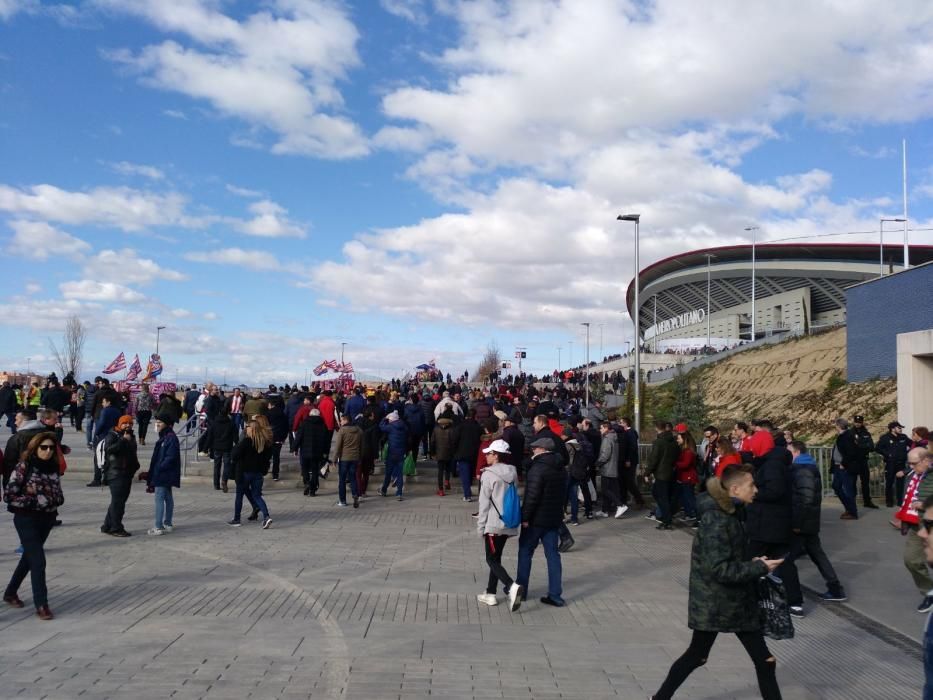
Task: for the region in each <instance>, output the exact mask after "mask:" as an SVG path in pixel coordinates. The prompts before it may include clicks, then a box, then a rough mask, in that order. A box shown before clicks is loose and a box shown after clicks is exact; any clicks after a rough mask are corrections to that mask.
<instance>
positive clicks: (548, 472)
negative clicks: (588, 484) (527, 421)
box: [515, 437, 567, 608]
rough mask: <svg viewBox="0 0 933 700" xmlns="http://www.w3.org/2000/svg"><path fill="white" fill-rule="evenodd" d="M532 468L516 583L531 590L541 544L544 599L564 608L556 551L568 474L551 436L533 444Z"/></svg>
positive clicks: (523, 513) (524, 510)
mask: <svg viewBox="0 0 933 700" xmlns="http://www.w3.org/2000/svg"><path fill="white" fill-rule="evenodd" d="M530 447H531V453H532V455H533V456H532V459H531V466H530V467H529V468H528V473H527V474H526V476H525V500H524V502H523V503H522V532H521V535H520V536H519V538H518V574H517V575H516V579H515V580H516V583H518V585H520V586H521V587H522V588H523V589H524V590H526V591H527V590H528V579H529V577H530V576H531V558H532V556H533V555H534V553H535V549H537V547H538V543H539V542H540V543H541V544H542V545H544V556H545V557H546V559H547V578H548V594H547V595H546V596H544V597H543V598H541V602H542V603H544V604H545V605H553V606H555V607H558V608H560V607H563V605H564V599H563V598H562V597H561V594H562V593H563V591H562V589H561V576H562V569H561V561H560V552H559V551H558V549H557V545H558V541H559V539H560V534H559V533H560V526H561V525H562V524H563V522H564V500H565V495H566V492H567V474H566V471H565V469H564V465H563V463H562V462H561V458H560V456H559V455H558V454H556V453H555V450H556V449H557V447H558V445H557V443H556V442H554V440H553V438H551V437H538V438H536V439H535V440H534V441H533V442H532V443H531V445H530Z"/></svg>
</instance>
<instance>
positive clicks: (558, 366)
mask: <svg viewBox="0 0 933 700" xmlns="http://www.w3.org/2000/svg"><path fill="white" fill-rule="evenodd" d="M560 371H561V369H560V345H558V346H557V373H558V374H560Z"/></svg>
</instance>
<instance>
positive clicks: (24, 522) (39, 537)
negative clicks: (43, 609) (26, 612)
mask: <svg viewBox="0 0 933 700" xmlns="http://www.w3.org/2000/svg"><path fill="white" fill-rule="evenodd" d="M54 524H55V516H54V515H53V514H51V513H34V514H32V515H21V514H19V513H15V514H14V515H13V526H14V527H15V528H16V534H17V535H19V541H20V544H21V545H22V547H23V553H22V555H20V558H19V562H18V563H17V564H16V569H15V570H14V571H13V576H12V578H10V582H9V583H8V584H7V587H6V591H4V595H10V596H12V595H16V592H17V591H18V590H19V586H20V584H21V583H22V582H23V579H25V578H26V574H29V576H30V578H31V579H32V600H33V603H34V604H35V606H36V607H37V608H38V607H40V606H42V605H48V604H49V592H48V589H47V588H46V584H45V541H46V540H47V539H48V538H49V533H50V532H52V526H53V525H54Z"/></svg>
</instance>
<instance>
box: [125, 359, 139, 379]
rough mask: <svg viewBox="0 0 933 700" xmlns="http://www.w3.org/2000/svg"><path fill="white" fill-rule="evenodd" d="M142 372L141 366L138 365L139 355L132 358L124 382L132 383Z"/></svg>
mask: <svg viewBox="0 0 933 700" xmlns="http://www.w3.org/2000/svg"><path fill="white" fill-rule="evenodd" d="M142 371H143V366H142V365H141V364H140V363H139V355H138V354H137V355H136V357H134V358H133V364H131V365H130V371H129V372H128V373H127V375H126V381H128V382H133V381H136V378H137V377H138V376H139V375H140V373H141V372H142Z"/></svg>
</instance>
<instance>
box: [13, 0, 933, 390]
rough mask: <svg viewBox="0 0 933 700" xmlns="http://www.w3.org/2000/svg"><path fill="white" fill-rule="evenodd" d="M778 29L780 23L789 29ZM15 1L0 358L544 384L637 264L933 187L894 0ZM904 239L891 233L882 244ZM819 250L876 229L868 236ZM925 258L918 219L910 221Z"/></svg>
mask: <svg viewBox="0 0 933 700" xmlns="http://www.w3.org/2000/svg"><path fill="white" fill-rule="evenodd" d="M785 14H787V15H792V16H784V15H785ZM893 14H894V13H891V12H889V11H886V6H885V4H883V3H880V2H853V3H847V6H846V7H845V8H843V9H840V8H839V7H833V4H831V3H828V2H827V3H820V2H813V3H806V4H801V5H800V7H798V8H797V11H796V12H794V13H787V12H786V11H785V10H782V8H778V7H775V8H770V7H768V6H765V5H755V6H749V5H748V4H747V3H742V2H722V3H717V4H716V5H715V6H714V7H712V8H704V7H701V6H700V4H698V3H688V2H683V1H670V0H660V1H659V2H656V3H652V4H645V3H634V2H621V1H616V0H612V1H610V0H592V1H590V2H586V3H579V2H557V1H553V2H551V1H548V2H545V1H543V0H542V1H541V2H534V3H528V2H522V3H507V2H498V3H497V2H486V1H483V0H480V1H476V2H457V1H456V0H434V1H431V0H382V1H381V2H380V1H378V0H368V1H367V2H356V3H345V2H339V1H337V0H334V1H320V2H318V1H314V0H270V1H269V2H249V3H248V2H227V1H223V0H162V1H160V2H158V3H151V2H144V1H143V0H89V1H88V2H76V3H57V4H55V3H41V2H37V1H36V0H0V101H2V102H0V104H2V105H3V109H2V111H0V149H2V154H3V157H2V159H0V249H2V252H3V259H4V261H5V263H6V264H5V271H6V274H4V275H2V276H0V290H2V293H3V297H4V300H3V304H2V307H3V308H0V324H2V331H0V332H2V334H3V337H4V343H3V344H2V346H0V367H2V368H8V369H16V368H23V367H25V365H26V361H27V359H26V358H29V362H30V363H31V366H32V367H42V368H44V369H52V368H53V367H54V365H53V363H52V362H51V359H50V357H49V350H48V341H47V338H48V337H49V336H51V337H53V338H56V339H57V338H58V336H59V335H60V333H61V330H62V327H63V325H64V322H65V320H66V319H67V318H68V317H69V316H70V315H77V316H78V317H79V318H81V319H82V320H83V321H84V322H85V323H86V325H87V326H88V328H89V331H90V341H89V344H88V348H87V353H86V354H87V362H86V365H85V370H86V373H88V374H94V373H96V372H97V371H99V370H100V369H101V368H102V367H103V366H104V365H105V364H106V363H107V362H109V361H110V359H112V358H113V356H115V355H116V354H117V353H118V352H120V351H121V350H122V351H125V352H126V353H127V354H128V355H129V356H130V357H132V355H133V354H134V353H137V352H138V353H140V354H141V355H144V354H145V353H148V352H151V350H152V348H153V346H154V335H155V326H156V325H165V326H167V328H166V330H165V331H163V333H162V337H161V350H162V355H163V358H164V361H165V364H166V377H167V378H169V379H172V378H174V377H175V376H176V375H177V376H178V377H179V379H182V380H184V379H187V380H191V379H201V378H203V377H204V376H205V372H206V374H207V376H209V377H211V378H214V379H220V378H221V377H222V376H223V374H224V373H226V375H227V377H228V379H236V380H238V381H246V382H250V383H251V382H259V381H262V382H267V381H279V382H281V381H286V380H290V379H303V377H304V372H305V370H306V369H307V368H309V367H313V366H314V365H316V364H318V363H319V362H320V361H321V360H323V359H330V358H333V357H336V356H338V355H339V350H340V343H341V341H345V342H347V343H348V350H347V358H348V359H350V360H352V361H353V363H354V364H355V365H356V367H357V369H359V370H362V371H364V372H365V373H368V374H372V375H378V376H383V377H388V376H391V375H393V374H398V373H400V372H402V371H404V370H406V369H408V368H410V367H411V366H413V365H414V364H418V363H420V362H424V361H427V360H430V359H432V358H436V359H437V360H438V362H439V364H440V365H441V366H442V367H443V368H444V369H445V370H450V371H451V372H452V373H454V374H456V373H459V372H460V371H462V370H463V369H470V370H471V371H472V370H473V369H474V368H475V366H476V364H477V362H478V361H479V359H480V357H481V355H482V352H483V349H484V348H485V346H486V344H487V343H488V342H490V341H493V340H494V341H496V342H497V343H498V345H499V346H500V348H501V349H502V350H503V354H505V355H511V353H512V350H513V348H514V347H515V346H519V345H520V346H525V347H527V348H528V354H529V358H528V361H527V365H526V366H527V367H528V368H530V369H532V370H534V371H543V370H551V369H553V367H554V366H555V364H556V360H557V347H558V346H561V347H562V348H563V351H562V358H561V359H562V360H563V362H564V364H565V365H566V364H567V361H568V355H569V353H570V348H569V345H568V344H569V342H570V341H573V360H574V363H575V364H576V363H578V362H579V361H580V360H581V359H582V354H581V346H582V333H581V327H580V323H581V322H583V321H590V322H591V323H592V324H593V326H592V328H593V336H592V346H591V347H592V350H591V354H592V356H593V357H594V358H595V357H596V356H597V355H598V354H599V335H600V329H599V325H600V324H602V335H603V348H604V349H603V353H604V354H609V353H611V352H617V351H619V350H620V349H621V348H622V345H623V342H624V340H625V339H626V338H628V339H630V338H631V330H630V327H629V326H627V323H628V319H627V317H626V316H624V314H622V313H621V311H622V309H623V304H622V298H623V294H624V289H625V287H626V286H627V285H628V283H629V281H630V279H631V276H632V271H633V268H632V259H633V255H632V248H631V239H630V238H629V235H630V231H628V230H627V229H626V228H624V227H620V226H619V225H618V224H617V223H616V222H615V221H614V218H615V215H616V214H617V213H618V212H619V211H622V210H634V211H639V212H641V213H642V215H643V226H642V237H643V240H642V262H643V264H648V263H650V262H652V261H653V260H656V259H659V258H661V257H666V256H668V255H671V254H676V253H677V252H678V251H686V250H690V249H693V248H697V247H705V246H711V245H719V244H733V243H738V242H741V241H743V240H744V239H743V236H745V235H746V234H745V233H744V232H743V230H742V229H743V228H744V227H745V226H747V225H750V224H756V225H758V226H759V227H760V229H761V235H762V237H763V238H768V239H772V240H780V239H782V238H787V237H791V236H823V235H825V234H827V233H836V232H840V233H843V232H848V231H870V230H874V229H875V228H877V222H878V218H879V216H887V215H891V216H897V215H899V214H900V211H901V172H900V169H901V160H900V146H901V140H902V139H905V138H906V139H907V140H908V144H909V153H908V156H909V180H910V213H911V220H912V222H911V223H912V226H914V227H916V228H927V227H929V226H930V224H929V215H930V212H929V202H930V196H931V195H933V171H931V169H930V166H929V163H930V154H931V150H933V139H931V128H930V114H931V112H933V90H931V89H930V88H931V87H933V61H930V60H929V59H928V52H929V50H928V46H929V45H930V41H931V39H933V37H931V36H930V34H933V21H931V20H933V8H931V7H930V6H929V3H925V2H911V1H907V0H905V1H904V2H903V3H901V4H899V12H898V13H897V16H896V17H895V16H892V15H893ZM890 235H891V240H892V242H893V241H894V240H896V238H897V234H893V233H892V234H890ZM821 240H838V241H850V242H856V241H865V242H875V241H876V240H877V237H876V236H875V235H863V236H851V235H841V236H839V237H837V238H829V239H825V238H822V239H821ZM912 240H913V241H914V242H917V243H931V242H933V238H931V236H930V235H929V233H928V232H925V231H918V232H915V233H914V234H913V235H912Z"/></svg>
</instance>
